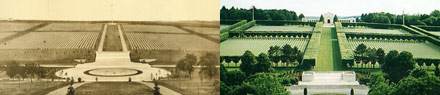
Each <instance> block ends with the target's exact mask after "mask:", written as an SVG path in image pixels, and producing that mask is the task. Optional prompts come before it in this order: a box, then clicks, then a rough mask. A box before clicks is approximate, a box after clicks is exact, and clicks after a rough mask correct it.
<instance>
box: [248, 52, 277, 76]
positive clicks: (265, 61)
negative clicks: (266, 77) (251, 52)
mask: <svg viewBox="0 0 440 95" xmlns="http://www.w3.org/2000/svg"><path fill="white" fill-rule="evenodd" d="M253 67H254V68H255V73H258V72H269V70H270V68H272V63H271V60H270V59H269V56H267V55H266V54H265V53H261V54H260V55H258V57H257V64H256V65H255V66H253Z"/></svg>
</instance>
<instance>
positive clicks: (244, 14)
mask: <svg viewBox="0 0 440 95" xmlns="http://www.w3.org/2000/svg"><path fill="white" fill-rule="evenodd" d="M253 12H255V15H254V18H255V20H301V19H302V18H304V15H303V14H300V15H299V16H298V15H297V14H296V12H295V11H289V10H286V9H281V10H280V9H257V8H255V6H254V7H252V8H250V9H244V8H235V7H231V8H230V9H228V8H226V7H225V6H223V7H222V8H221V9H220V20H252V13H253Z"/></svg>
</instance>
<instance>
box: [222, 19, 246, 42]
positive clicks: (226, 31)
mask: <svg viewBox="0 0 440 95" xmlns="http://www.w3.org/2000/svg"><path fill="white" fill-rule="evenodd" d="M229 23H230V22H228V23H226V24H229ZM246 23H247V21H246V20H242V21H240V22H237V23H235V24H232V25H231V26H229V27H227V28H225V29H222V30H220V42H222V41H224V40H227V39H228V38H229V31H231V30H232V29H234V28H237V27H240V26H242V25H244V24H246Z"/></svg>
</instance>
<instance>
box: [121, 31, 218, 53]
mask: <svg viewBox="0 0 440 95" xmlns="http://www.w3.org/2000/svg"><path fill="white" fill-rule="evenodd" d="M126 35H127V38H128V42H129V43H130V47H131V49H147V50H194V51H218V48H219V44H218V43H214V42H212V41H209V40H206V39H204V38H202V37H199V36H196V35H189V34H152V33H126Z"/></svg>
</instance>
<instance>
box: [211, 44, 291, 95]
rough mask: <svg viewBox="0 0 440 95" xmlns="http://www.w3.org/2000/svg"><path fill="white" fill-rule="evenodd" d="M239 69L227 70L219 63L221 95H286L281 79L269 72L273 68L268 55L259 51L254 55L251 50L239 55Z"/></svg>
mask: <svg viewBox="0 0 440 95" xmlns="http://www.w3.org/2000/svg"><path fill="white" fill-rule="evenodd" d="M241 59H242V64H241V65H240V70H233V71H227V70H226V68H225V67H224V66H223V64H221V65H220V80H221V82H220V87H221V89H220V94H221V95H247V94H253V95H288V94H289V92H288V91H287V90H286V88H284V86H283V85H282V82H284V81H283V79H281V78H279V77H278V76H276V75H274V74H272V73H270V72H273V71H274V69H273V68H272V65H271V60H270V58H269V56H268V55H267V54H265V53H261V54H259V55H258V57H256V56H255V55H254V54H253V53H252V52H251V51H249V50H248V51H245V53H244V54H243V55H242V56H241Z"/></svg>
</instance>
